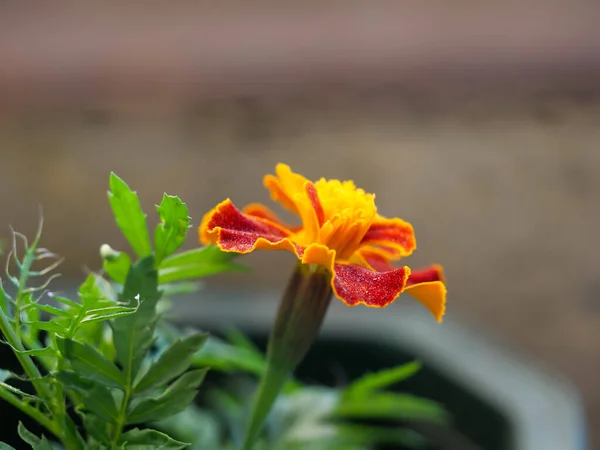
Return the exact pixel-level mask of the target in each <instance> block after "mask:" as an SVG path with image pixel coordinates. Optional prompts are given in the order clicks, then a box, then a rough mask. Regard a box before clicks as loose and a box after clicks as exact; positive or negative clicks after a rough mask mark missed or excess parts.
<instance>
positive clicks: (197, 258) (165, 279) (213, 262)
mask: <svg viewBox="0 0 600 450" xmlns="http://www.w3.org/2000/svg"><path fill="white" fill-rule="evenodd" d="M235 257H236V255H234V254H232V253H226V252H222V251H221V250H219V249H218V248H217V247H214V246H206V247H201V248H197V249H194V250H189V251H187V252H183V253H178V254H176V255H173V256H170V257H169V258H166V259H165V260H164V261H163V262H162V263H161V264H160V266H159V271H158V279H159V282H160V284H164V283H172V282H174V281H181V280H190V279H195V278H202V277H205V276H208V275H213V274H216V273H220V272H226V271H233V270H237V271H243V270H246V268H245V267H244V266H242V265H239V264H235V263H233V259H234V258H235Z"/></svg>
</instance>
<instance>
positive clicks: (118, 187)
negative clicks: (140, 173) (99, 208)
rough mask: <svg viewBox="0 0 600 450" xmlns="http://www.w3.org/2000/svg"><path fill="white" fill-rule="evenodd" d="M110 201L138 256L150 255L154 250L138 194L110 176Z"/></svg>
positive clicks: (118, 221)
mask: <svg viewBox="0 0 600 450" xmlns="http://www.w3.org/2000/svg"><path fill="white" fill-rule="evenodd" d="M108 201H109V202H110V206H111V208H112V210H113V214H114V216H115V221H116V222H117V225H118V226H119V228H120V229H121V232H122V233H123V235H124V236H125V237H126V238H127V241H128V242H129V244H130V245H131V248H133V250H134V251H135V253H136V255H138V256H139V257H140V258H143V257H145V256H148V255H150V254H151V253H152V248H151V247H150V238H149V236H148V228H147V226H146V215H145V214H144V211H143V210H142V205H141V204H140V201H139V199H138V196H137V194H136V193H135V192H134V191H132V190H131V189H130V188H129V186H127V183H125V182H124V181H123V180H121V179H120V178H119V177H118V176H117V175H115V174H114V173H111V174H110V191H109V192H108Z"/></svg>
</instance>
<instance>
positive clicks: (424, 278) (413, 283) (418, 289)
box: [405, 264, 446, 322]
mask: <svg viewBox="0 0 600 450" xmlns="http://www.w3.org/2000/svg"><path fill="white" fill-rule="evenodd" d="M405 291H406V293H407V294H410V295H411V296H413V297H414V298H416V299H417V300H419V301H420V302H421V303H423V305H425V306H426V307H427V309H429V311H431V313H432V314H433V315H434V317H435V318H436V319H437V321H438V322H441V321H442V318H443V317H444V313H445V312H446V286H445V284H444V272H443V270H442V267H441V266H439V265H437V264H436V265H432V266H430V267H428V268H426V269H421V270H415V271H413V272H412V273H411V274H410V277H409V278H408V282H407V284H406V288H405Z"/></svg>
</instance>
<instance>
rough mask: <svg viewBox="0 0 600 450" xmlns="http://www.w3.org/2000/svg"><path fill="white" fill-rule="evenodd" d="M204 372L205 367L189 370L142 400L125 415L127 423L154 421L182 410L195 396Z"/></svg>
mask: <svg viewBox="0 0 600 450" xmlns="http://www.w3.org/2000/svg"><path fill="white" fill-rule="evenodd" d="M206 372H207V370H206V369H196V370H191V371H189V372H187V373H185V374H183V375H182V376H181V377H179V378H178V379H177V380H176V381H175V382H173V383H172V384H171V385H170V386H169V387H168V388H167V390H166V391H165V392H164V393H163V394H162V395H160V396H159V397H156V398H149V399H146V400H142V401H141V402H139V403H138V404H137V405H136V406H135V407H134V408H133V410H132V411H131V413H129V415H128V416H127V421H128V423H130V424H134V423H141V422H154V421H157V420H161V419H165V418H167V417H169V416H172V415H174V414H177V413H179V412H181V411H183V410H184V409H185V408H187V406H188V405H189V404H190V403H191V402H192V401H193V400H194V398H195V397H196V394H197V388H198V386H200V384H201V383H202V381H203V380H204V377H205V376H206Z"/></svg>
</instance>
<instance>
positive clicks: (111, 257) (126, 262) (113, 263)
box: [100, 246, 131, 284]
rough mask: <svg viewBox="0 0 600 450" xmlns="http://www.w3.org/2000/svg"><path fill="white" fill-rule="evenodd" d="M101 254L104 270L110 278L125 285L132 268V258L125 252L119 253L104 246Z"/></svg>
mask: <svg viewBox="0 0 600 450" xmlns="http://www.w3.org/2000/svg"><path fill="white" fill-rule="evenodd" d="M100 254H101V255H102V258H103V263H104V270H105V271H106V273H107V274H109V275H110V277H111V278H112V279H113V280H114V281H116V282H117V283H119V284H125V279H126V278H127V272H129V268H130V267H131V258H130V257H129V255H128V254H127V253H125V252H119V251H117V250H113V249H111V248H110V247H109V246H102V247H101V248H100Z"/></svg>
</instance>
